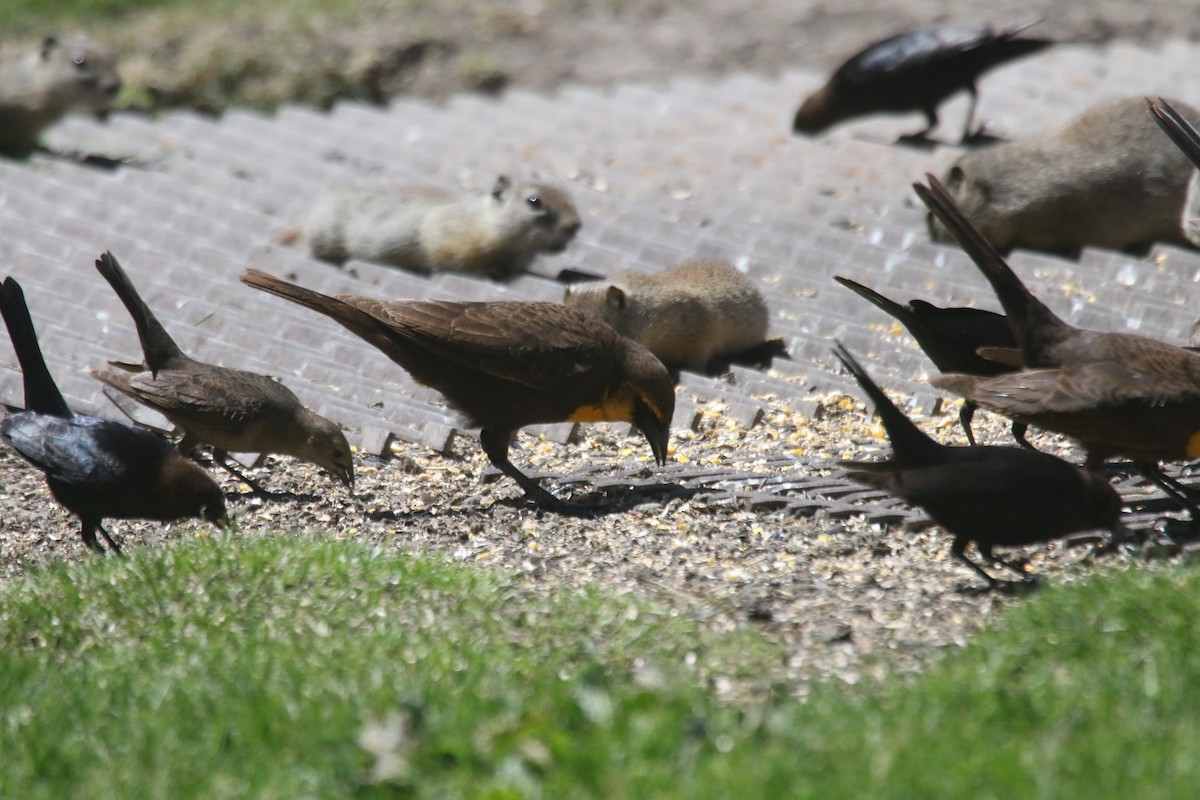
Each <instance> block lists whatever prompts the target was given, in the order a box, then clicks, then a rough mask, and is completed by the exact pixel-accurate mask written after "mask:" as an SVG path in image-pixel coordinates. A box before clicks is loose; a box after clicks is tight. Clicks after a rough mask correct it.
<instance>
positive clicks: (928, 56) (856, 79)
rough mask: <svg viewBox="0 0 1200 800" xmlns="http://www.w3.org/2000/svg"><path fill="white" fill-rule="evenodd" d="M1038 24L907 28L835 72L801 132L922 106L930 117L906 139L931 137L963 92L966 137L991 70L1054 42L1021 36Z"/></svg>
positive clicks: (800, 116)
mask: <svg viewBox="0 0 1200 800" xmlns="http://www.w3.org/2000/svg"><path fill="white" fill-rule="evenodd" d="M1032 24H1033V23H1031V22H1030V23H1024V24H1020V25H1012V26H1009V27H1007V28H1001V29H999V30H996V29H993V28H992V26H990V25H986V24H982V25H939V26H935V27H929V28H919V29H917V30H911V31H906V32H904V33H899V34H896V35H895V36H891V37H889V38H887V39H884V40H882V41H879V42H875V43H874V44H872V45H870V46H868V47H867V48H866V49H864V50H862V51H861V52H859V53H858V54H856V55H854V56H853V57H851V58H850V59H849V60H848V61H846V63H844V64H842V65H841V66H840V67H838V68H837V70H836V71H834V73H833V75H832V76H831V77H830V78H829V81H828V82H827V83H826V84H825V85H824V86H823V87H821V88H820V89H818V90H817V91H816V92H814V93H813V94H812V95H811V96H809V98H808V99H807V100H805V101H804V103H803V104H802V105H801V106H800V108H799V110H798V111H796V117H795V120H794V122H793V123H792V130H793V132H795V133H819V132H821V131H823V130H825V129H826V128H828V127H829V126H831V125H834V124H836V123H838V122H841V121H843V120H847V119H851V118H853V117H860V116H863V115H866V114H880V113H906V112H909V111H920V112H922V113H923V114H924V115H925V118H926V120H927V121H928V122H929V125H928V127H926V128H925V130H923V131H921V132H920V133H917V134H913V135H911V136H906V137H904V140H911V141H927V140H928V136H929V133H930V132H931V131H932V130H933V129H934V128H936V127H937V124H938V113H937V109H938V106H939V105H941V104H942V102H944V101H945V100H946V99H947V98H949V97H950V96H951V95H953V94H955V93H956V92H959V91H964V90H965V91H967V92H969V93H970V95H971V108H970V111H969V112H968V113H967V121H966V124H965V125H964V126H963V134H962V141H963V142H967V141H969V140H970V139H971V138H972V137H973V136H979V131H972V130H971V122H972V120H973V119H974V117H975V104H976V102H977V100H978V98H979V91H978V89H977V88H976V86H975V82H976V81H977V80H978V79H979V77H980V76H981V75H982V74H983V73H985V72H987V71H988V70H990V69H992V68H993V67H996V66H998V65H1000V64H1003V63H1004V62H1006V61H1012V60H1014V59H1017V58H1021V57H1022V56H1027V55H1030V54H1032V53H1036V52H1038V51H1039V50H1042V49H1045V48H1046V47H1049V46H1050V45H1051V44H1053V42H1052V41H1051V40H1049V39H1033V38H1028V37H1022V36H1021V35H1020V34H1021V32H1022V31H1024V30H1025V29H1026V28H1028V27H1029V26H1030V25H1032Z"/></svg>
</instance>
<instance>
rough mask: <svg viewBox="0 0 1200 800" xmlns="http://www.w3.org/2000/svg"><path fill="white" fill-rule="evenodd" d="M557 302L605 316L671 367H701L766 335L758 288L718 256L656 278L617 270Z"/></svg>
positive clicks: (755, 344) (686, 263) (749, 346)
mask: <svg viewBox="0 0 1200 800" xmlns="http://www.w3.org/2000/svg"><path fill="white" fill-rule="evenodd" d="M563 303H564V304H565V305H567V306H570V307H572V308H575V309H577V310H579V311H583V312H585V313H587V314H591V315H592V316H595V317H599V318H600V319H603V320H604V321H605V322H607V323H608V324H609V325H612V326H613V327H614V328H616V330H617V332H618V333H620V334H623V335H625V336H628V337H629V338H631V339H633V340H634V341H637V342H640V343H641V344H642V345H643V346H645V347H646V349H648V350H649V351H650V352H652V353H654V355H656V356H658V357H659V359H660V360H661V361H662V362H663V363H664V364H666V365H667V367H669V368H672V369H675V368H680V367H682V368H684V369H688V370H693V371H697V372H703V371H705V370H706V369H708V366H709V362H711V361H713V360H714V359H722V358H728V357H730V356H736V355H737V354H739V353H743V352H745V351H747V350H751V349H753V348H756V347H759V346H761V345H763V343H764V340H765V339H766V336H767V323H768V314H767V303H766V301H765V300H764V299H763V296H762V293H761V292H759V290H758V288H757V287H756V286H755V285H754V283H753V281H751V280H750V279H749V278H748V277H746V276H745V275H743V274H742V273H741V272H739V271H738V270H737V269H736V268H735V267H734V266H733V265H731V264H728V263H726V262H724V261H714V260H709V259H693V260H690V261H684V262H683V263H682V264H679V265H678V266H675V267H672V268H671V269H668V270H665V271H663V272H659V273H657V274H654V275H646V274H644V273H640V272H622V273H620V274H619V275H616V276H614V277H613V278H612V279H611V280H607V281H599V282H593V283H584V284H578V285H575V286H568V287H567V288H566V291H565V292H564V294H563Z"/></svg>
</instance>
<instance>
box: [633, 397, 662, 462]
mask: <svg viewBox="0 0 1200 800" xmlns="http://www.w3.org/2000/svg"><path fill="white" fill-rule="evenodd" d="M633 424H634V425H636V426H637V429H638V430H639V431H641V432H642V435H643V436H645V437H646V441H647V442H649V443H650V451H651V452H652V453H654V461H655V463H656V464H658V465H659V466H662V465H663V464H666V463H667V445H668V443H669V442H670V439H671V421H670V420H667V421H666V422H664V421H662V420H660V419H659V418H658V417H657V416H655V414H654V412H653V411H651V410H650V407H649V406H647V405H646V404H645V403H642V402H640V401H639V402H637V403H635V404H634V409H633Z"/></svg>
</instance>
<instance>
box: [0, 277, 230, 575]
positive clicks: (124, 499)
mask: <svg viewBox="0 0 1200 800" xmlns="http://www.w3.org/2000/svg"><path fill="white" fill-rule="evenodd" d="M0 314H2V315H3V316H4V324H5V325H6V326H7V327H8V334H9V337H10V338H11V339H12V343H13V349H14V350H15V351H16V353H17V361H18V362H20V364H21V372H22V373H23V374H24V377H25V410H24V411H22V412H20V413H17V414H12V415H11V416H8V417H5V418H4V419H3V420H0V438H3V439H4V440H5V441H6V442H8V443H9V444H10V445H12V447H13V449H15V450H16V451H17V452H18V453H20V454H21V456H23V457H24V458H25V459H26V460H27V461H29V462H30V463H31V464H33V465H34V466H35V467H37V468H38V469H40V470H41V471H42V472H44V473H45V474H46V484H47V485H48V486H49V487H50V493H51V494H52V495H54V499H55V500H57V501H58V502H60V503H62V505H63V506H65V507H66V509H67V510H68V511H70V512H72V513H73V514H75V515H76V516H78V517H79V520H80V523H81V527H80V530H79V533H80V535H81V536H82V537H83V543H84V544H86V545H87V546H88V547H90V548H92V549H93V550H97V551H100V552H103V548H102V547H101V546H100V543H99V542H98V541H97V539H96V532H97V531H99V532H100V535H101V536H103V537H104V541H105V542H107V543H108V547H109V549H110V550H112V551H113V552H115V553H120V552H121V548H120V546H118V545H117V543H116V542H115V541H113V539H112V537H111V536H109V534H108V532H107V531H106V530H104V527H103V526H102V525H101V522H102V521H103V519H104V518H105V517H117V518H120V519H153V520H162V521H164V522H166V521H169V520H175V519H181V518H183V517H201V518H203V519H206V520H208V521H209V522H214V523H216V524H218V525H221V526H224V525H225V524H226V522H227V521H228V518H227V517H226V513H225V497H224V495H222V494H221V489H220V487H218V486H217V484H216V483H215V482H214V481H213V479H212V478H210V477H209V476H208V475H207V474H205V472H204V470H202V469H200V467H198V466H196V465H195V464H193V463H192V462H191V461H189V460H188V459H186V458H184V456H183V455H182V454H180V452H179V451H178V450H176V449H175V448H174V447H172V446H171V444H170V443H169V442H167V441H166V440H164V439H162V438H161V437H159V436H155V435H154V434H153V433H150V432H149V431H145V430H142V429H140V428H135V427H133V426H132V425H126V424H124V423H121V422H115V421H113V420H108V419H101V418H99V417H91V416H87V415H85V414H77V413H75V412H74V411H72V410H71V409H70V408H69V407H68V406H67V402H66V400H64V399H63V396H62V394H61V393H60V392H59V390H58V386H57V385H56V384H55V383H54V378H53V377H52V376H51V375H50V371H49V369H47V368H46V362H45V360H44V359H43V358H42V350H41V347H40V346H39V345H38V340H37V332H36V331H35V330H34V328H33V320H32V319H31V318H30V316H29V308H28V307H27V306H26V304H25V294H24V292H22V291H21V287H20V285H19V284H18V283H17V282H16V281H15V280H14V279H12V278H8V279H6V280H5V281H4V284H3V285H2V286H0Z"/></svg>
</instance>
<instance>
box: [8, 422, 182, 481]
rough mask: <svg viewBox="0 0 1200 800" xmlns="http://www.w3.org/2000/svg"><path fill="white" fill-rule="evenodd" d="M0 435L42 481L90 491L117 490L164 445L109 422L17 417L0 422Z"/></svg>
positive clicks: (141, 431) (137, 430) (147, 435)
mask: <svg viewBox="0 0 1200 800" xmlns="http://www.w3.org/2000/svg"><path fill="white" fill-rule="evenodd" d="M0 435H2V436H3V437H4V438H5V439H6V440H7V441H8V442H9V444H11V445H12V446H13V448H14V449H15V450H16V451H17V452H18V453H20V454H21V455H22V456H23V457H24V458H25V459H26V460H28V461H29V462H30V463H31V464H33V465H34V466H35V467H37V468H38V469H40V470H42V471H43V472H45V473H46V476H47V477H48V478H51V479H54V480H57V481H61V482H63V483H68V484H74V485H87V486H88V487H90V488H92V489H103V488H104V487H106V486H117V485H119V484H121V482H122V481H123V480H125V478H126V476H127V475H128V474H129V472H130V470H131V469H133V468H135V467H136V466H138V465H141V464H144V463H146V462H147V460H148V456H151V455H153V454H155V453H158V454H161V451H162V450H164V449H166V448H168V447H169V445H168V444H167V443H166V442H164V441H163V440H161V439H159V438H158V437H157V436H155V435H154V434H152V433H150V432H148V431H143V430H140V429H138V428H134V427H132V426H130V425H125V424H123V423H120V422H115V421H113V420H107V419H101V418H99V417H89V416H86V415H83V414H76V415H74V416H73V417H71V418H64V417H57V416H53V415H49V414H39V413H36V412H23V413H20V414H14V415H12V416H11V417H7V418H5V419H4V420H3V421H0Z"/></svg>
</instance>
